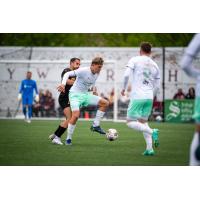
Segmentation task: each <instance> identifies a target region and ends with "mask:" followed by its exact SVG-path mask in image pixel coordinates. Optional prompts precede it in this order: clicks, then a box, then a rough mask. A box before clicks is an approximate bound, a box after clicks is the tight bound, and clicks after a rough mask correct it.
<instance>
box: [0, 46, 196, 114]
mask: <svg viewBox="0 0 200 200" xmlns="http://www.w3.org/2000/svg"><path fill="white" fill-rule="evenodd" d="M138 51H139V49H138V48H108V47H106V48H104V47H102V48H91V47H83V48H68V47H66V48H60V47H58V48H57V47H55V48H52V47H51V48H48V47H33V48H32V47H0V61H4V60H12V61H20V60H31V61H35V60H37V61H44V60H46V61H48V64H47V63H37V64H30V63H28V64H27V63H25V64H17V63H12V64H11V63H3V62H2V63H0V116H2V115H3V116H4V115H5V114H6V113H7V111H8V109H9V110H11V111H13V110H15V109H16V107H17V104H18V102H17V94H18V89H19V85H20V82H21V80H23V79H24V78H25V73H26V71H27V70H31V71H32V72H33V77H32V78H33V79H34V80H36V81H37V84H38V89H43V90H46V89H48V90H50V91H51V92H52V94H53V97H54V98H55V99H57V97H58V95H59V94H58V92H57V90H56V86H57V85H58V84H59V83H60V73H61V72H62V70H63V68H65V67H67V65H68V64H67V63H68V62H69V60H70V58H72V57H79V58H80V59H81V60H82V61H84V60H88V61H90V60H92V59H93V58H94V57H95V56H102V57H103V58H104V59H105V60H106V61H110V60H112V61H114V62H112V63H110V64H109V63H107V64H106V65H105V66H106V67H105V69H104V71H103V72H102V74H101V76H100V77H99V80H98V82H97V85H98V88H97V90H98V92H99V93H102V92H103V93H104V94H105V95H106V96H108V95H109V94H110V93H111V91H112V89H113V87H114V81H116V87H117V93H118V97H119V98H120V94H119V91H120V89H121V87H122V75H123V72H124V67H125V66H126V64H127V62H128V60H129V59H130V58H131V57H132V56H136V55H138ZM183 52H184V49H183V48H173V47H172V48H165V57H164V58H165V60H163V48H154V49H153V52H152V57H153V59H154V60H155V61H156V63H157V64H158V66H159V68H160V71H161V81H163V76H162V75H163V66H165V71H164V72H165V73H164V75H165V87H164V88H165V99H172V98H173V95H174V94H175V93H176V92H177V89H178V88H182V89H183V91H184V92H185V93H186V92H187V91H188V88H189V87H191V86H192V87H194V86H195V81H194V80H193V79H191V78H188V77H187V76H186V75H185V74H184V72H182V70H181V69H180V66H179V61H180V58H181V57H182V55H183ZM60 60H66V64H64V63H62V64H59V63H55V62H56V61H58V62H59V61H60ZM51 61H52V62H54V63H51ZM163 62H164V63H163ZM197 62H199V60H197ZM164 64H165V65H164ZM86 65H89V63H84V64H83V65H82V66H86ZM158 100H159V101H162V100H163V90H162V89H161V91H160V94H159V95H158ZM56 107H58V103H57V100H56Z"/></svg>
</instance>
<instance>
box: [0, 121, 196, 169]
mask: <svg viewBox="0 0 200 200" xmlns="http://www.w3.org/2000/svg"><path fill="white" fill-rule="evenodd" d="M59 123H60V121H59V120H57V121H32V123H31V124H27V123H25V122H24V121H23V120H0V138H1V139H0V165H1V166H22V165H23V166H38V165H42V166H61V165H68V166H134V165H140V166H152V165H153V166H155V165H156V166H157V165H158V166H160V165H162V166H174V165H175V166H181V165H188V158H189V146H190V142H191V139H192V136H193V130H194V125H193V124H170V123H150V126H151V127H153V128H156V127H157V128H159V129H160V147H159V148H158V149H155V150H156V155H155V156H153V157H146V156H142V155H141V153H142V152H143V151H144V150H145V141H144V139H143V135H142V134H141V133H139V132H136V131H133V130H132V129H129V128H128V127H127V126H126V124H125V123H113V122H102V127H103V128H104V129H108V128H116V129H117V130H118V132H119V138H118V139H117V140H116V141H112V142H110V141H108V140H106V138H105V136H103V135H99V134H98V133H92V132H90V130H89V127H90V125H91V122H88V121H79V122H78V124H77V127H76V130H75V133H74V137H73V145H72V146H65V145H63V146H57V145H54V144H52V143H51V142H50V140H49V139H48V136H49V135H50V134H51V133H53V131H54V130H55V128H57V126H58V124H59ZM65 138H66V133H65V134H64V136H63V139H62V140H63V141H64V140H65Z"/></svg>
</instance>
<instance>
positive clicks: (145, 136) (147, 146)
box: [143, 132, 153, 150]
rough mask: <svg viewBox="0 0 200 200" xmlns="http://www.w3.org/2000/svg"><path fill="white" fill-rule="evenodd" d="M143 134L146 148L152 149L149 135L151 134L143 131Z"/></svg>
mask: <svg viewBox="0 0 200 200" xmlns="http://www.w3.org/2000/svg"><path fill="white" fill-rule="evenodd" d="M143 136H144V139H145V142H146V150H152V149H153V147H152V137H151V135H150V134H148V133H146V132H143Z"/></svg>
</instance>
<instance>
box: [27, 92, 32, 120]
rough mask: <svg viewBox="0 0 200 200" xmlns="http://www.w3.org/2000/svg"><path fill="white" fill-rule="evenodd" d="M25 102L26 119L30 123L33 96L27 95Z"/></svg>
mask: <svg viewBox="0 0 200 200" xmlns="http://www.w3.org/2000/svg"><path fill="white" fill-rule="evenodd" d="M27 104H28V119H27V122H28V123H31V118H32V112H33V111H32V109H33V97H32V96H29V97H27Z"/></svg>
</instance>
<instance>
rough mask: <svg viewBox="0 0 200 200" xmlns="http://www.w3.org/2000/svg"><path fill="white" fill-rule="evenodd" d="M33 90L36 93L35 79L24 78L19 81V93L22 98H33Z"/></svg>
mask: <svg viewBox="0 0 200 200" xmlns="http://www.w3.org/2000/svg"><path fill="white" fill-rule="evenodd" d="M34 90H35V93H36V94H38V90H37V84H36V81H34V80H29V79H25V80H23V81H22V82H21V86H20V90H19V93H21V94H22V98H26V97H29V98H32V99H33V92H34Z"/></svg>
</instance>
